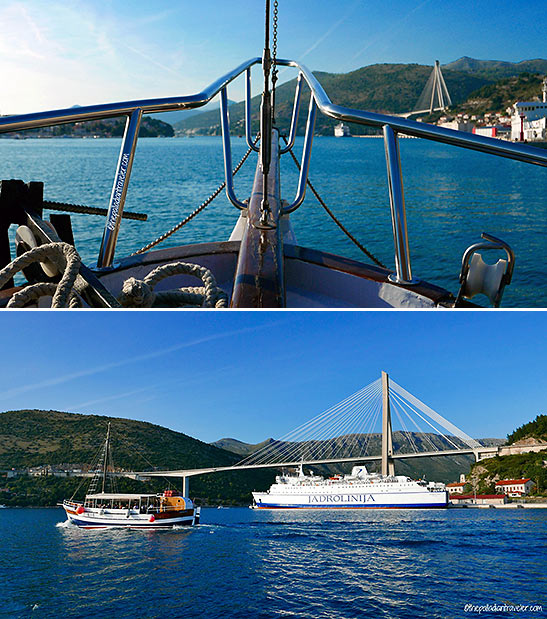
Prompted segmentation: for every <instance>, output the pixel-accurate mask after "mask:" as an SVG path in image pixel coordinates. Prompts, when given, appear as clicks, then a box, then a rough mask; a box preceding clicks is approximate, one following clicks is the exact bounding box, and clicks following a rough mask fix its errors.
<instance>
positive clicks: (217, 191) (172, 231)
mask: <svg viewBox="0 0 547 619" xmlns="http://www.w3.org/2000/svg"><path fill="white" fill-rule="evenodd" d="M259 138H260V134H257V136H256V138H255V141H254V142H253V146H254V145H256V143H257V142H258V140H259ZM252 150H253V149H252V148H249V149H248V150H247V152H246V153H245V154H244V155H243V157H242V158H241V160H240V162H239V163H238V164H237V165H236V167H235V168H234V171H233V172H232V176H235V175H236V174H237V173H238V172H239V170H241V166H242V165H243V164H244V163H245V162H246V161H247V158H248V157H249V155H250V154H251V152H252ZM225 187H226V181H224V182H223V183H222V184H221V185H219V186H218V187H217V188H216V189H215V191H213V193H212V194H211V195H210V196H209V197H208V198H207V199H206V200H205V201H203V202H202V203H201V204H200V205H199V206H198V207H197V208H196V209H194V210H193V211H192V212H191V213H190V215H188V217H185V218H184V219H183V220H182V221H179V223H178V224H177V225H175V226H173V227H172V228H171V229H170V230H168V231H167V232H164V233H163V234H162V235H161V236H159V237H158V238H157V239H156V240H155V241H151V242H150V243H148V245H145V246H144V247H141V248H140V249H138V250H137V251H136V252H133V253H132V254H131V255H132V256H136V255H137V254H144V253H145V252H147V251H148V250H149V249H152V247H155V246H156V245H159V244H160V243H163V241H165V239H167V238H169V237H170V236H171V235H173V234H175V232H177V231H178V230H180V229H181V228H182V227H183V226H185V225H186V224H187V223H188V222H189V221H191V220H192V219H194V217H196V215H199V214H200V213H201V211H203V210H204V209H205V207H206V206H209V204H211V202H212V201H213V200H214V199H215V198H216V197H217V196H218V195H219V194H220V192H221V191H222V190H223V189H224V188H225Z"/></svg>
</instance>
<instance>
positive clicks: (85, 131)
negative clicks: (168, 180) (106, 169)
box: [5, 116, 175, 138]
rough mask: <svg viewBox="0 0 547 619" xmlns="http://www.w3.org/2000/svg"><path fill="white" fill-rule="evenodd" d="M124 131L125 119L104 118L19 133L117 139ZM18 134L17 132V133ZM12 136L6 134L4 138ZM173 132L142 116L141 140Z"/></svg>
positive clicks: (166, 124)
mask: <svg viewBox="0 0 547 619" xmlns="http://www.w3.org/2000/svg"><path fill="white" fill-rule="evenodd" d="M124 130H125V118H105V119H103V120H91V121H88V122H78V123H67V124H65V125H57V126H55V127H45V128H43V129H30V130H28V131H23V132H21V134H22V135H25V136H27V137H79V138H89V137H100V138H117V137H122V136H123V133H124ZM18 133H19V132H18ZM12 135H13V134H11V133H6V134H5V136H6V137H10V136H12ZM174 135H175V132H174V130H173V127H172V126H171V125H170V124H169V123H167V122H164V121H163V120H159V119H158V118H153V117H152V116H143V118H142V122H141V126H140V129H139V137H141V138H157V137H167V138H170V137H173V136H174Z"/></svg>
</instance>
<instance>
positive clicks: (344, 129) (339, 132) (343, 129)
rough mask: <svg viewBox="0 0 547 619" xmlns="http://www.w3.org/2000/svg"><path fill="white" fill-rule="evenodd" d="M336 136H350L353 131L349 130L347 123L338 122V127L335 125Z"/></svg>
mask: <svg viewBox="0 0 547 619" xmlns="http://www.w3.org/2000/svg"><path fill="white" fill-rule="evenodd" d="M334 137H337V138H350V137H351V133H350V130H349V126H348V125H346V124H345V123H338V124H337V125H336V127H334Z"/></svg>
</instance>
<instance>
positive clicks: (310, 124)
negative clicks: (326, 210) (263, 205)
mask: <svg viewBox="0 0 547 619" xmlns="http://www.w3.org/2000/svg"><path fill="white" fill-rule="evenodd" d="M316 115H317V104H316V103H315V98H314V96H313V93H310V106H309V108H308V120H307V122H306V135H305V136H304V146H303V148H302V161H301V164H300V176H299V177H298V187H297V189H296V197H295V199H294V202H293V203H292V204H289V206H286V207H285V208H284V209H283V211H282V214H283V215H286V214H288V213H292V212H293V211H295V210H296V209H297V208H298V207H299V206H300V205H301V204H302V202H304V198H305V196H306V185H307V182H308V172H309V170H310V161H311V147H312V144H313V131H314V128H315V117H316Z"/></svg>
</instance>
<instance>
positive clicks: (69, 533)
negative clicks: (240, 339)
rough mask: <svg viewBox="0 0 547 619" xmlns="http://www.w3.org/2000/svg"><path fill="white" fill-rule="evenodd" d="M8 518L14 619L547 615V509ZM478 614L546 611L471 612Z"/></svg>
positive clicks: (5, 571)
mask: <svg viewBox="0 0 547 619" xmlns="http://www.w3.org/2000/svg"><path fill="white" fill-rule="evenodd" d="M63 521H64V514H63V512H62V510H61V509H4V510H0V540H1V552H0V601H1V603H0V616H2V617H14V618H15V617H36V618H49V617H52V618H65V617H66V618H72V617H74V618H77V617H108V618H110V617H116V618H118V619H121V618H124V617H128V618H131V619H137V618H155V617H158V618H162V619H164V618H165V617H172V618H179V617H180V618H182V617H184V618H188V617H205V618H211V619H214V618H219V619H220V618H222V619H239V618H242V619H243V618H245V619H247V618H251V617H252V618H264V619H266V618H272V617H298V618H304V619H308V618H309V619H317V618H325V619H333V618H347V619H354V618H361V617H371V618H376V617H382V618H383V617H385V618H390V619H391V618H405V619H406V618H408V619H416V618H420V617H428V618H429V617H434V618H437V617H438V618H442V619H446V618H452V617H473V616H483V617H484V616H486V617H515V616H518V617H543V616H545V615H546V614H547V612H546V611H547V582H546V569H545V568H546V562H545V557H546V556H547V527H546V524H547V510H532V509H530V510H528V509H520V510H511V511H507V510H503V511H502V510H500V509H497V510H496V509H489V510H472V509H467V510H465V509H459V510H448V511H432V510H423V511H411V510H389V511H374V512H369V511H358V510H355V511H346V512H322V513H317V512H311V513H310V512H297V513H293V512H289V513H287V512H256V511H252V510H249V509H246V508H233V509H223V510H217V509H212V508H210V509H203V510H202V521H203V524H201V525H199V526H198V527H195V528H193V529H192V530H188V529H184V530H183V529H181V530H175V531H156V532H152V531H148V532H143V531H123V530H112V529H111V530H106V531H86V530H81V529H77V528H76V527H73V526H64V525H60V524H59V523H62V522H63ZM467 604H471V605H475V606H485V605H487V604H490V605H495V604H497V605H502V604H507V605H542V606H543V609H544V610H543V611H541V612H537V611H536V612H530V611H529V612H517V613H509V612H483V613H482V614H480V615H479V614H478V613H477V612H471V611H469V610H468V611H467V612H466V611H465V607H466V605H467Z"/></svg>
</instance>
